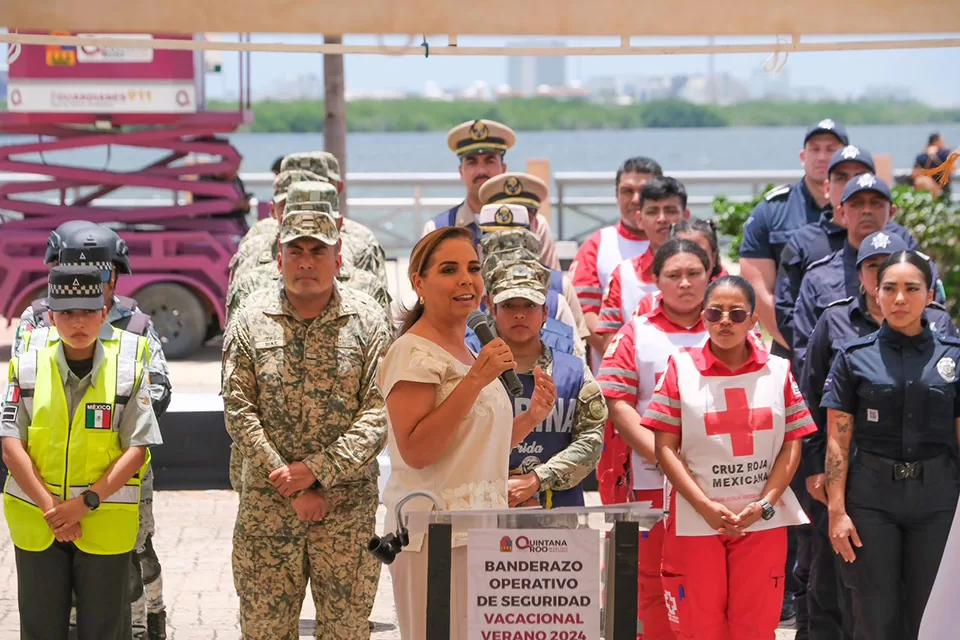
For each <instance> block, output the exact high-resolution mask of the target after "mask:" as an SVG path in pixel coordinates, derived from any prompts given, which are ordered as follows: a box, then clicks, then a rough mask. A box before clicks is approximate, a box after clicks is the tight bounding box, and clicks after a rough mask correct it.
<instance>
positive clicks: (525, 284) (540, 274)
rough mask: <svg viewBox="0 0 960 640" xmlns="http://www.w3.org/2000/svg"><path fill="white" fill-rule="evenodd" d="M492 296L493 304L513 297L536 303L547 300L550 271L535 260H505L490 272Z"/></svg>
mask: <svg viewBox="0 0 960 640" xmlns="http://www.w3.org/2000/svg"><path fill="white" fill-rule="evenodd" d="M489 281H490V289H489V291H490V297H491V298H492V299H493V304H500V303H501V302H504V301H506V300H509V299H511V298H523V299H525V300H529V301H530V302H532V303H534V304H544V303H545V302H546V301H547V289H548V288H549V286H550V271H549V270H547V268H546V267H544V266H543V265H541V264H540V263H539V262H536V261H534V260H522V261H519V262H505V263H503V264H500V265H497V267H496V268H495V269H494V270H493V271H492V272H491V273H490V276H489Z"/></svg>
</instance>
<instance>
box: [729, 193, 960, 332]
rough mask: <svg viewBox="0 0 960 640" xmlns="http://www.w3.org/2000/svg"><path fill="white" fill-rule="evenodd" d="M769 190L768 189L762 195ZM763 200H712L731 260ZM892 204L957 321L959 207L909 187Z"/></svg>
mask: <svg viewBox="0 0 960 640" xmlns="http://www.w3.org/2000/svg"><path fill="white" fill-rule="evenodd" d="M772 188H773V187H772V185H767V187H766V188H764V189H763V191H762V193H766V192H767V191H768V190H769V189H772ZM762 199H763V196H762V195H761V196H759V197H757V198H755V199H753V200H749V201H747V202H731V201H730V200H729V199H728V198H727V197H726V196H724V195H718V196H717V197H716V198H714V199H713V210H714V212H715V213H716V214H717V230H718V231H719V232H720V233H722V234H724V235H726V236H729V237H730V238H731V240H732V241H731V243H730V249H729V251H728V254H727V255H728V256H729V257H730V259H731V260H737V259H739V257H740V244H741V242H742V241H743V225H744V224H746V222H747V218H749V217H750V213H751V212H752V211H753V208H754V207H756V206H757V204H758V203H759V202H760V201H761V200H762ZM893 201H894V204H895V205H897V214H896V217H895V219H896V221H897V222H898V223H899V224H901V225H902V226H904V227H906V228H907V229H909V230H910V232H911V233H912V234H913V237H914V238H916V239H917V242H918V243H919V245H920V249H921V250H922V251H923V252H924V253H926V254H928V255H929V256H930V257H931V258H933V260H934V262H935V263H936V265H937V270H938V271H939V273H940V279H941V280H942V281H943V287H944V289H945V290H946V294H947V310H948V311H949V312H950V315H952V316H954V317H957V316H958V315H960V237H958V234H960V205H958V204H956V203H950V202H947V201H946V200H944V199H936V198H934V197H933V196H932V195H931V194H930V193H929V192H927V191H916V190H914V189H913V188H912V187H908V186H898V187H894V189H893Z"/></svg>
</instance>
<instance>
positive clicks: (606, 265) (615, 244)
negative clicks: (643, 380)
mask: <svg viewBox="0 0 960 640" xmlns="http://www.w3.org/2000/svg"><path fill="white" fill-rule="evenodd" d="M617 226H618V225H614V226H611V227H604V228H603V229H601V230H600V241H599V242H598V243H597V280H599V282H600V290H601V291H602V292H603V294H604V295H606V293H607V287H608V286H609V284H610V278H611V277H613V270H614V269H616V268H617V265H618V264H620V263H621V262H623V261H624V260H629V259H630V258H633V257H635V256H639V255H642V254H643V253H644V252H645V251H646V250H647V248H649V247H650V241H649V240H632V239H630V238H624V237H623V236H622V235H620V232H619V231H618V230H617ZM624 320H626V317H625V318H624ZM602 359H603V352H600V353H597V352H596V350H592V351H591V356H590V364H591V368H592V369H593V373H594V375H596V374H597V372H598V371H599V370H600V361H601V360H602Z"/></svg>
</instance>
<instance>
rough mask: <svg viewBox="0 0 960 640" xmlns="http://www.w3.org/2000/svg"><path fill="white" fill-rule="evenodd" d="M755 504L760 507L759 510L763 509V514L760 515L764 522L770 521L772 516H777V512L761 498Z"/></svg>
mask: <svg viewBox="0 0 960 640" xmlns="http://www.w3.org/2000/svg"><path fill="white" fill-rule="evenodd" d="M757 504H759V505H760V508H761V509H763V513H762V514H761V515H760V517H761V518H763V519H764V520H771V519H773V516H775V515H777V510H776V509H774V508H773V507H772V506H771V505H770V503H769V502H767V501H766V500H764V499H763V498H761V499H759V500H757Z"/></svg>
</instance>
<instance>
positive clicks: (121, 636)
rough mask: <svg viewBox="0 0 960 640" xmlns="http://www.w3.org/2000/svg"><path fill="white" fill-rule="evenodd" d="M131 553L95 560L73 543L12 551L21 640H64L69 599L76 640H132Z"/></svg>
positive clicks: (68, 620) (95, 556) (56, 543)
mask: <svg viewBox="0 0 960 640" xmlns="http://www.w3.org/2000/svg"><path fill="white" fill-rule="evenodd" d="M130 556H131V554H130V553H122V554H119V555H112V556H98V555H93V554H89V553H84V552H83V551H80V550H79V549H77V547H76V545H74V544H73V543H61V542H54V543H53V544H52V545H51V546H50V547H49V548H48V549H45V550H44V551H39V552H32V551H23V550H22V549H16V560H17V588H18V594H19V603H20V639H21V640H65V639H66V638H67V627H68V626H69V622H70V596H71V594H72V593H73V592H76V597H77V638H78V639H79V640H130V639H131V630H130V629H131V627H130V569H131V560H130Z"/></svg>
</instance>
